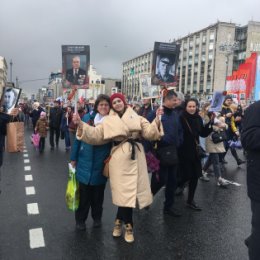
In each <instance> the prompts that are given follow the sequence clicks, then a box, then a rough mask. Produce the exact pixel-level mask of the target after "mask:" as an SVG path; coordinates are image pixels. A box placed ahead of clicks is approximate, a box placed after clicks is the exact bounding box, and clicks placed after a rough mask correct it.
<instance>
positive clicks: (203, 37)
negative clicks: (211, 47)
mask: <svg viewBox="0 0 260 260" xmlns="http://www.w3.org/2000/svg"><path fill="white" fill-rule="evenodd" d="M206 39H207V37H206V35H205V34H204V35H202V43H204V44H205V43H206Z"/></svg>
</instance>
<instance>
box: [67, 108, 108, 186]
mask: <svg viewBox="0 0 260 260" xmlns="http://www.w3.org/2000/svg"><path fill="white" fill-rule="evenodd" d="M94 118H95V113H94V112H90V113H88V114H86V115H85V116H84V117H83V118H82V121H83V122H86V123H89V124H90V125H92V124H93V121H94ZM110 150H111V143H109V144H104V145H90V144H87V143H84V142H82V141H79V140H75V142H74V144H73V147H72V151H71V155H70V160H71V161H77V166H76V178H77V180H78V181H79V182H81V183H84V184H86V185H102V184H105V183H106V181H107V178H106V177H104V176H103V174H102V172H103V168H104V160H105V159H106V158H107V157H108V156H109V154H110Z"/></svg>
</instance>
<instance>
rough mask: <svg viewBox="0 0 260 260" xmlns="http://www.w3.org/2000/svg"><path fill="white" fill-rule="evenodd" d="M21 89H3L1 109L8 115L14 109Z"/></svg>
mask: <svg viewBox="0 0 260 260" xmlns="http://www.w3.org/2000/svg"><path fill="white" fill-rule="evenodd" d="M20 93H21V89H19V88H13V87H4V88H3V93H2V97H1V107H3V111H4V112H5V113H7V114H10V113H11V111H12V109H13V108H15V107H16V105H17V103H18V99H19V97H20Z"/></svg>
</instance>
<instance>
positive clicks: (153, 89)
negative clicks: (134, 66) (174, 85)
mask: <svg viewBox="0 0 260 260" xmlns="http://www.w3.org/2000/svg"><path fill="white" fill-rule="evenodd" d="M139 82H140V91H141V98H142V99H149V98H157V97H159V96H160V86H159V85H152V84H151V74H149V73H142V74H140V76H139Z"/></svg>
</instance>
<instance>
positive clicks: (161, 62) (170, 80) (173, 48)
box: [152, 42, 180, 87]
mask: <svg viewBox="0 0 260 260" xmlns="http://www.w3.org/2000/svg"><path fill="white" fill-rule="evenodd" d="M179 49H180V48H179V45H177V44H175V43H164V42H155V43H154V56H153V66H152V85H160V86H166V87H167V86H175V85H176V84H177V76H176V70H177V66H178V65H177V62H178V58H179Z"/></svg>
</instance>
